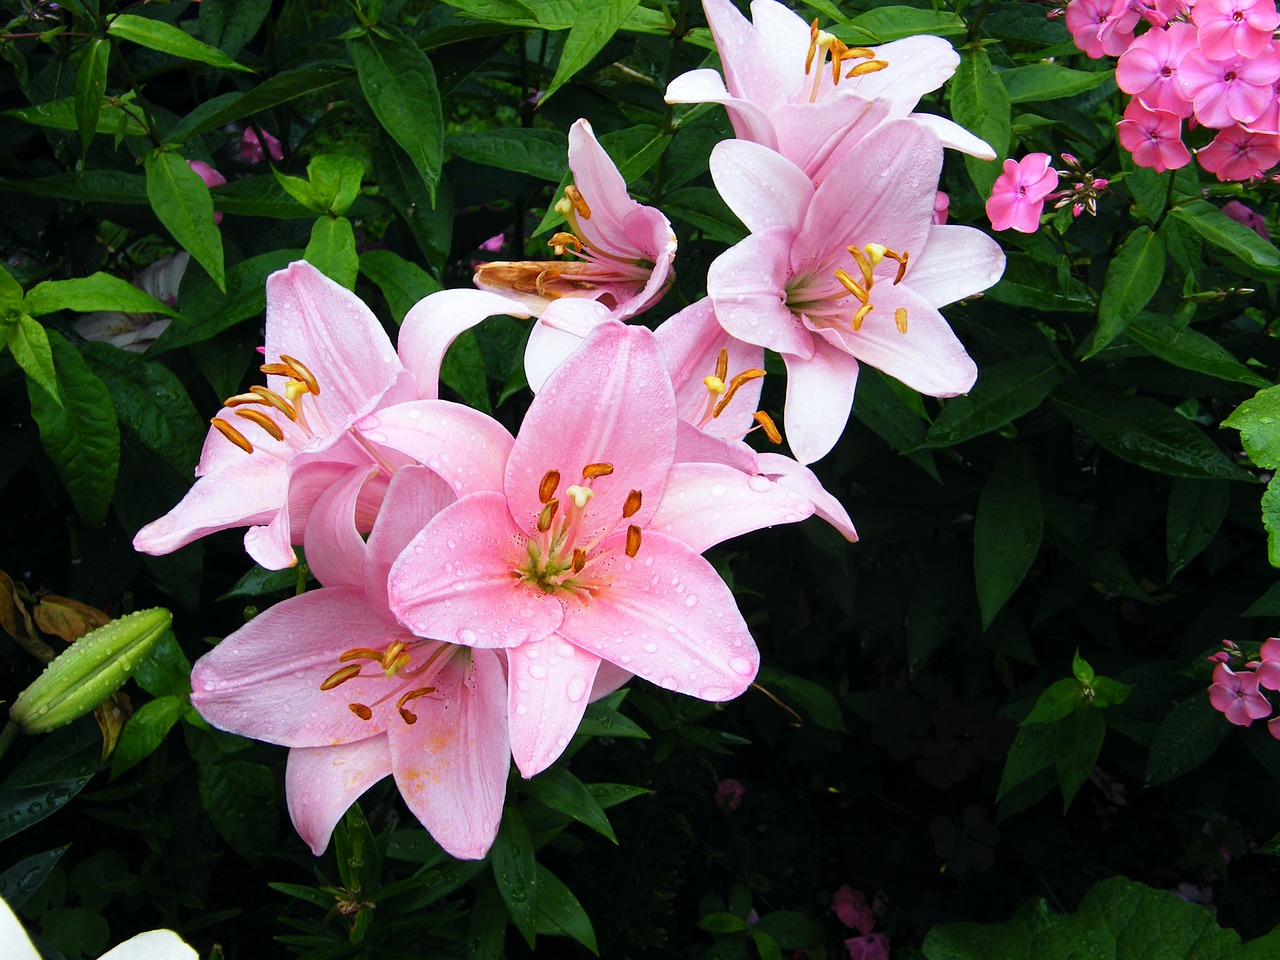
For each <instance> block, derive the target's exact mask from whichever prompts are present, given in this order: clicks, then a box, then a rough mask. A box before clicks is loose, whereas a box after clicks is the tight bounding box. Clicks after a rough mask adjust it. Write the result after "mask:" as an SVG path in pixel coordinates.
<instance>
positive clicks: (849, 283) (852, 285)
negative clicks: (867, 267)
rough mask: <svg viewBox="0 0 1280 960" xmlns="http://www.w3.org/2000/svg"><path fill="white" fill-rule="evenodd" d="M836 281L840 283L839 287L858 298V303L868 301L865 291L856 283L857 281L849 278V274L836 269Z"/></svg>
mask: <svg viewBox="0 0 1280 960" xmlns="http://www.w3.org/2000/svg"><path fill="white" fill-rule="evenodd" d="M836 279H837V280H839V281H840V286H842V287H844V288H845V289H846V290H848V291H849V292H850V293H852V294H853V295H854V296H855V297H857V298H858V302H859V303H866V302H867V300H868V299H869V298H868V295H867V291H866V290H865V289H864V288H863V286H862V284H860V283H858V281H857V280H855V279H853V277H851V276H849V274H847V273H845V272H844V271H843V270H839V269H837V270H836Z"/></svg>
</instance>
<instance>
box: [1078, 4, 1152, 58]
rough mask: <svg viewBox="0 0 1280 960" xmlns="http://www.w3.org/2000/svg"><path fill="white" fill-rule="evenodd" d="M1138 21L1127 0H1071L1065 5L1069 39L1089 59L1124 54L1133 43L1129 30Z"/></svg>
mask: <svg viewBox="0 0 1280 960" xmlns="http://www.w3.org/2000/svg"><path fill="white" fill-rule="evenodd" d="M1139 19H1140V15H1139V13H1138V12H1137V11H1136V10H1134V9H1132V7H1131V5H1130V4H1129V2H1128V0H1071V2H1070V3H1068V4H1067V29H1068V30H1070V31H1071V39H1072V40H1074V41H1075V44H1076V46H1077V47H1078V48H1080V50H1081V51H1083V52H1084V53H1085V54H1086V55H1088V56H1089V58H1090V59H1093V60H1099V59H1101V58H1102V57H1116V56H1119V55H1120V54H1122V53H1124V51H1125V50H1126V49H1127V48H1128V46H1129V44H1131V43H1132V42H1133V28H1134V27H1136V26H1137V25H1138V20H1139Z"/></svg>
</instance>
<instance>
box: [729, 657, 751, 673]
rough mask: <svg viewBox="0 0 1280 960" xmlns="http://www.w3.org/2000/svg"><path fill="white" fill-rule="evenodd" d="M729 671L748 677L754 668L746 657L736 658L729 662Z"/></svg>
mask: <svg viewBox="0 0 1280 960" xmlns="http://www.w3.org/2000/svg"><path fill="white" fill-rule="evenodd" d="M729 669H730V670H732V671H733V672H734V673H737V674H741V675H742V676H744V677H746V676H750V675H751V672H752V669H753V668H752V666H751V661H750V660H747V659H746V658H744V657H734V658H733V659H732V660H730V661H729Z"/></svg>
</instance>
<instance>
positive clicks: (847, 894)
mask: <svg viewBox="0 0 1280 960" xmlns="http://www.w3.org/2000/svg"><path fill="white" fill-rule="evenodd" d="M831 910H832V912H833V913H835V915H836V916H837V917H838V918H839V920H840V922H841V923H843V924H844V925H845V926H846V927H850V928H852V929H854V930H857V931H858V932H859V933H860V934H862V935H863V936H864V937H865V936H866V935H867V934H869V933H871V931H872V930H874V929H875V926H876V918H875V915H874V914H872V912H871V906H870V905H869V904H868V903H867V895H866V894H865V893H863V892H862V891H861V890H854V889H853V888H852V887H851V886H849V885H848V884H847V883H846V884H845V885H844V886H843V887H841V888H840V889H839V890H837V891H836V892H835V895H834V896H833V897H832V898H831Z"/></svg>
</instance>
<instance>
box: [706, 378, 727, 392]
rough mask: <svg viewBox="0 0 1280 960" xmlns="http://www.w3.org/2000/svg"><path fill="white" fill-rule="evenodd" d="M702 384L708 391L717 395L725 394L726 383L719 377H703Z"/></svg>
mask: <svg viewBox="0 0 1280 960" xmlns="http://www.w3.org/2000/svg"><path fill="white" fill-rule="evenodd" d="M702 382H703V383H704V384H705V385H706V388H707V389H708V390H710V391H711V392H712V393H714V394H717V395H719V394H721V393H724V391H725V389H726V387H725V385H724V381H723V380H721V379H720V378H719V377H703V378H702Z"/></svg>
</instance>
